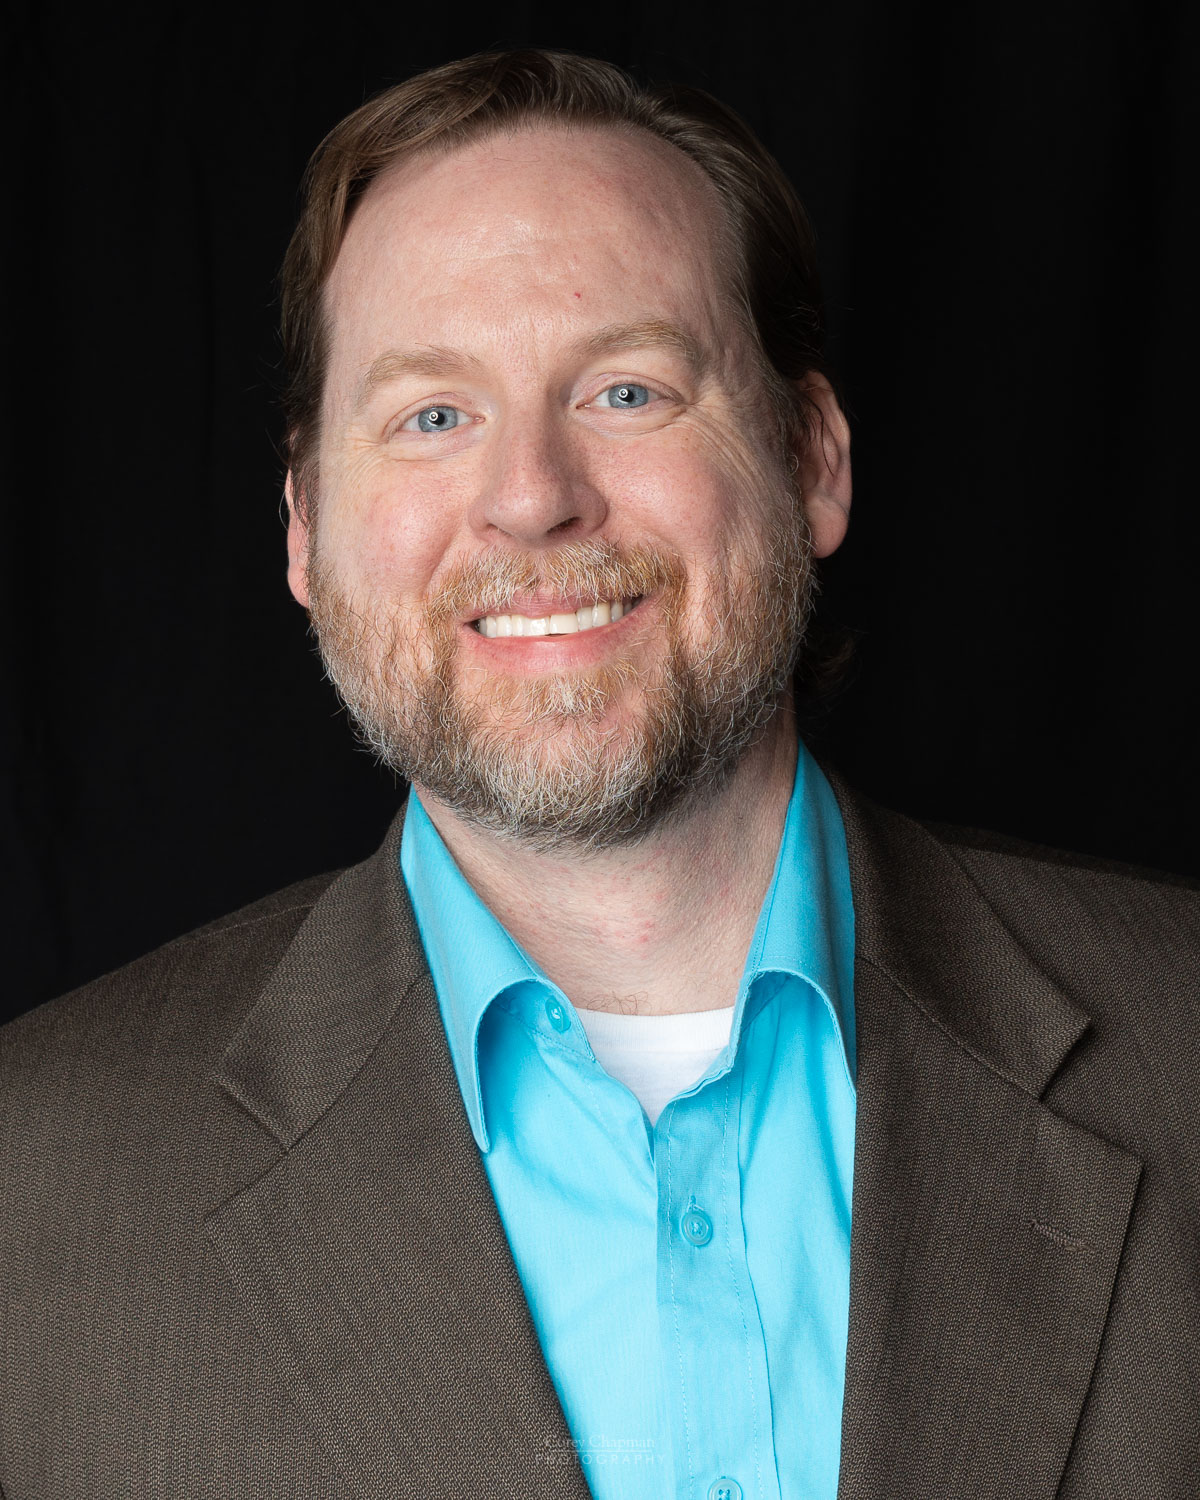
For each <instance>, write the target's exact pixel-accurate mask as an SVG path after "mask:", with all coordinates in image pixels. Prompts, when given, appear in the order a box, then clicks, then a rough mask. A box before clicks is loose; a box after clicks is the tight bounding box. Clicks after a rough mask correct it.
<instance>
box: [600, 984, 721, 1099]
mask: <svg viewBox="0 0 1200 1500" xmlns="http://www.w3.org/2000/svg"><path fill="white" fill-rule="evenodd" d="M577 1014H578V1016H579V1020H580V1024H581V1025H582V1026H583V1029H584V1031H585V1032H586V1034H587V1039H588V1041H589V1042H590V1043H591V1044H592V1051H593V1052H594V1053H595V1054H596V1061H597V1062H598V1063H599V1064H600V1066H601V1067H602V1068H603V1069H604V1071H605V1072H606V1073H608V1074H609V1075H610V1076H611V1077H613V1078H615V1079H617V1081H618V1082H619V1083H623V1084H624V1085H625V1087H626V1088H627V1089H629V1090H630V1091H631V1092H632V1093H633V1094H634V1095H635V1096H636V1098H637V1099H638V1101H639V1103H640V1104H641V1106H642V1108H643V1109H644V1110H645V1111H646V1114H647V1116H648V1117H649V1120H650V1123H651V1125H654V1124H656V1123H657V1121H658V1117H659V1115H660V1114H662V1112H663V1110H664V1108H665V1107H666V1106H667V1104H668V1103H670V1101H671V1100H672V1099H673V1098H674V1097H675V1095H676V1094H678V1093H679V1092H681V1090H683V1089H686V1088H689V1087H690V1086H691V1085H692V1084H693V1083H695V1082H696V1080H697V1079H698V1078H700V1077H702V1076H703V1075H704V1073H705V1072H706V1071H707V1070H708V1068H709V1066H710V1065H711V1063H712V1061H713V1059H714V1058H715V1057H716V1056H717V1054H718V1053H719V1052H720V1051H721V1049H722V1047H724V1046H726V1045H727V1043H728V1041H729V1034H730V1031H731V1029H732V1026H733V1006H732V1005H730V1006H727V1007H726V1008H725V1009H724V1010H699V1011H691V1012H689V1013H687V1014H685V1015H680V1016H627V1015H621V1014H620V1013H617V1012H613V1011H607V1010H583V1009H580V1010H578V1011H577Z"/></svg>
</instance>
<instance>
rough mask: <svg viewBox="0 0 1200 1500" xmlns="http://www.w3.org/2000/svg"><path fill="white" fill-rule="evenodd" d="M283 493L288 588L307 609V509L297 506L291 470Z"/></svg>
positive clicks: (294, 483)
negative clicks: (286, 509)
mask: <svg viewBox="0 0 1200 1500" xmlns="http://www.w3.org/2000/svg"><path fill="white" fill-rule="evenodd" d="M283 493H284V495H285V497H286V498H287V508H288V534H287V545H288V571H287V580H288V588H290V589H291V591H292V595H293V597H294V598H295V599H296V601H297V602H298V603H300V604H303V606H304V608H305V609H307V608H308V548H309V529H308V514H307V508H302V507H301V506H300V505H298V504H297V497H296V481H295V478H294V477H293V475H292V472H291V470H290V469H289V470H288V476H287V479H286V480H285V481H284V485H283Z"/></svg>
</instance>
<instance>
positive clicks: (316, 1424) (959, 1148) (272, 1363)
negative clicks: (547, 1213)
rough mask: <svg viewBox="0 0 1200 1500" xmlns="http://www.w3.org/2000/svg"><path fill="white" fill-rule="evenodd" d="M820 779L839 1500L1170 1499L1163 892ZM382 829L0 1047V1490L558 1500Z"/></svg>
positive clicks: (1190, 1203)
mask: <svg viewBox="0 0 1200 1500" xmlns="http://www.w3.org/2000/svg"><path fill="white" fill-rule="evenodd" d="M835 788H836V791H837V794H838V798H839V801H840V803H841V806H842V811H843V814H844V816H845V819H846V826H847V834H848V840H849V848H850V861H851V878H852V883H853V889H854V900H855V906H856V910H857V963H856V971H855V984H856V1003H855V1009H856V1012H857V1027H858V1065H859V1078H858V1123H857V1137H856V1145H855V1161H854V1205H853V1232H852V1239H851V1270H850V1331H849V1352H848V1356H847V1366H846V1394H845V1412H844V1419H843V1430H842V1467H841V1483H840V1487H839V1495H840V1496H842V1497H844V1500H917V1497H922V1496H929V1497H933V1496H938V1497H947V1496H962V1497H970V1500H985V1497H996V1500H1001V1497H1003V1500H1044V1497H1050V1496H1053V1495H1058V1496H1062V1497H1068V1500H1077V1497H1084V1496H1089V1497H1097V1500H1098V1497H1119V1500H1125V1497H1133V1496H1146V1497H1155V1500H1158V1497H1163V1500H1166V1497H1173V1500H1185V1497H1186V1500H1194V1497H1195V1496H1196V1495H1197V1494H1200V1397H1198V1380H1200V1375H1198V1372H1200V1261H1198V1239H1197V1232H1198V1222H1200V1216H1198V1212H1197V1200H1198V1196H1200V1195H1198V1189H1197V1184H1198V1182H1200V1160H1198V1140H1200V1132H1198V1129H1197V1125H1198V1109H1197V1102H1196V1101H1197V1087H1198V1085H1200V1047H1198V1045H1197V1043H1198V1038H1200V1025H1198V1013H1200V979H1198V977H1197V974H1198V967H1200V966H1198V963H1197V959H1198V957H1200V894H1198V893H1197V892H1195V891H1193V890H1189V889H1185V888H1182V887H1181V886H1180V885H1178V884H1177V883H1174V882H1171V881H1168V880H1159V879H1153V878H1147V877H1143V876H1139V875H1135V874H1131V873H1130V872H1120V871H1114V870H1112V869H1110V868H1107V867H1100V866H1095V865H1092V864H1089V863H1088V862H1086V861H1073V860H1071V861H1068V860H1064V859H1063V858H1061V857H1058V856H1054V855H1051V854H1048V853H1047V852H1046V851H1044V850H1036V849H1030V848H1025V847H1019V846H1008V845H993V846H991V847H989V846H987V845H986V844H985V843H984V842H981V841H979V840H977V839H974V838H973V837H972V836H971V835H964V834H961V833H951V834H947V833H946V832H945V831H941V832H936V833H935V832H932V831H930V830H927V829H924V828H922V827H921V826H919V825H917V824H916V823H913V822H911V821H909V820H908V819H906V818H902V817H899V816H897V815H895V814H892V813H888V812H884V811H882V810H881V809H879V808H876V807H874V806H872V805H870V804H869V803H867V802H865V801H864V800H862V799H860V798H859V797H857V796H855V795H854V794H852V793H851V792H850V791H849V790H848V789H847V788H846V787H844V786H843V785H842V784H841V783H840V782H836V783H835ZM402 821H403V814H401V815H400V816H399V817H398V818H397V819H396V822H395V824H394V826H393V827H392V829H391V831H390V833H389V835H388V837H387V840H386V842H385V843H384V845H383V847H382V848H381V849H380V851H379V852H378V853H377V854H376V855H375V856H374V857H373V858H371V859H369V860H367V861H366V862H365V863H363V864H361V865H358V866H356V867H355V868H353V869H350V870H346V871H344V872H343V873H342V874H340V875H337V876H336V877H331V876H322V877H319V878H317V879H313V880H309V881H306V882H303V883H302V884H300V885H298V886H293V887H292V888H291V889H290V890H287V891H284V892H282V893H280V894H278V895H275V896H271V897H268V898H267V899H266V900H264V901H260V902H258V903H257V904H256V905H254V906H251V907H249V908H247V909H246V910H244V911H241V912H239V913H237V914H235V915H233V916H231V917H227V918H225V919H224V920H223V921H220V922H216V923H213V924H212V925H211V926H208V927H205V928H202V929H200V930H199V931H198V932H194V933H192V934H190V935H189V936H187V937H185V938H181V939H179V940H178V941H177V942H174V943H171V944H169V945H168V946H167V947H165V948H163V949H161V950H159V951H158V952H157V953H153V954H151V955H150V956H149V957H147V958H144V959H142V960H140V961H139V962H137V963H135V964H131V965H130V966H128V967H127V968H125V969H122V970H120V971H119V972H117V973H115V974H112V975H109V976H108V977H106V978H104V979H100V980H98V981H96V982H95V983H94V984H90V985H88V986H86V987H85V988H83V989H82V990H79V991H78V992H76V993H75V994H73V995H70V996H67V997H66V998H65V999H62V1000H59V1001H55V1002H53V1003H51V1004H49V1005H46V1006H42V1007H41V1008H40V1009H38V1010H36V1011H34V1012H32V1013H31V1014H29V1015H27V1016H25V1017H22V1018H21V1019H20V1020H18V1021H16V1022H15V1023H13V1024H12V1025H11V1026H9V1027H7V1028H6V1029H5V1030H4V1031H3V1032H0V1043H2V1044H3V1045H2V1047H0V1053H2V1057H3V1070H2V1074H0V1081H2V1084H3V1103H2V1105H0V1172H2V1173H3V1179H2V1180H3V1184H4V1212H3V1220H2V1223H0V1277H2V1280H3V1295H2V1297H0V1307H2V1309H3V1318H4V1324H5V1326H4V1329H3V1343H2V1345H0V1347H2V1348H3V1351H4V1366H3V1376H2V1385H0V1484H2V1486H3V1493H4V1495H5V1496H6V1497H7V1500H77V1497H79V1500H82V1497H91V1496H97V1497H104V1500H118V1497H119V1500H125V1497H142V1496H162V1497H172V1500H175V1497H179V1500H183V1497H187V1500H196V1497H204V1500H208V1497H211V1500H231V1497H237V1500H243V1497H258V1496H264V1497H286V1500H293V1497H304V1500H309V1497H313V1500H315V1497H322V1500H326V1497H327V1500H333V1497H337V1500H349V1497H352V1496H353V1497H363V1496H372V1497H383V1496H387V1497H404V1496H420V1497H427V1496H428V1497H443V1496H444V1497H452V1496H463V1497H468V1496H469V1497H473V1500H485V1497H487V1500H492V1497H499V1496H519V1497H543V1496H544V1497H550V1496H571V1497H576V1500H585V1497H586V1496H587V1494H588V1490H587V1485H586V1479H585V1477H584V1474H583V1472H582V1470H581V1468H580V1466H579V1463H578V1460H577V1459H576V1457H575V1455H574V1453H573V1450H572V1447H571V1443H570V1438H569V1434H568V1432H567V1429H566V1426H565V1424H564V1421H563V1416H562V1413H561V1410H560V1407H559V1405H558V1402H557V1400H556V1397H555V1393H554V1389H553V1386H552V1384H551V1381H550V1379H549V1376H548V1374H547V1371H546V1368H545V1365H544V1363H543V1361H542V1358H541V1355H540V1351H539V1347H538V1343H537V1338H536V1335H535V1333H534V1329H533V1326H532V1323H531V1320H530V1317H529V1313H528V1309H527V1306H526V1303H525V1299H524V1296H523V1294H522V1290H521V1285H520V1282H519V1280H518V1277H517V1274H516V1271H515V1269H514V1266H513V1263H512V1260H511V1257H510V1255H509V1251H508V1247H507V1242H506V1240H505V1236H504V1231H503V1228H502V1226H501V1223H500V1220H499V1217H498V1215H497V1212H496V1208H495V1205H494V1202H493V1199H492V1196H491V1192H490V1190H489V1188H488V1184H487V1179H486V1176H485V1174H484V1172H483V1169H482V1165H481V1163H480V1160H479V1155H478V1152H477V1150H476V1147H475V1143H474V1141H473V1139H472V1136H471V1133H470V1130H469V1127H468V1125H467V1121H466V1117H465V1114H464V1111H463V1107H462V1102H461V1099H460V1097H459V1093H458V1087H457V1084H456V1082H455V1077H454V1073H453V1070H452V1068H451V1065H450V1060H449V1054H448V1050H447V1047H446V1042H445V1038H444V1035H443V1032H442V1028H441V1024H440V1020H439V1016H438V1011H437V1005H436V999H435V996H434V993H433V988H432V984H431V980H430V976H429V971H428V969H427V967H426V964H425V961H424V956H423V954H422V950H421V946H420V943H419V940H418V936H417V932H416V929H415V926H414V922H413V917H412V913H411V909H410V907H409V904H408V901H407V898H406V895H405V892H404V887H403V883H402V881H401V879H400V876H399V872H398V869H397V862H396V857H397V849H398V844H399V838H400V830H401V825H402ZM777 1420H784V1421H786V1420H787V1417H786V1413H780V1414H779V1415H778V1417H777Z"/></svg>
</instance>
